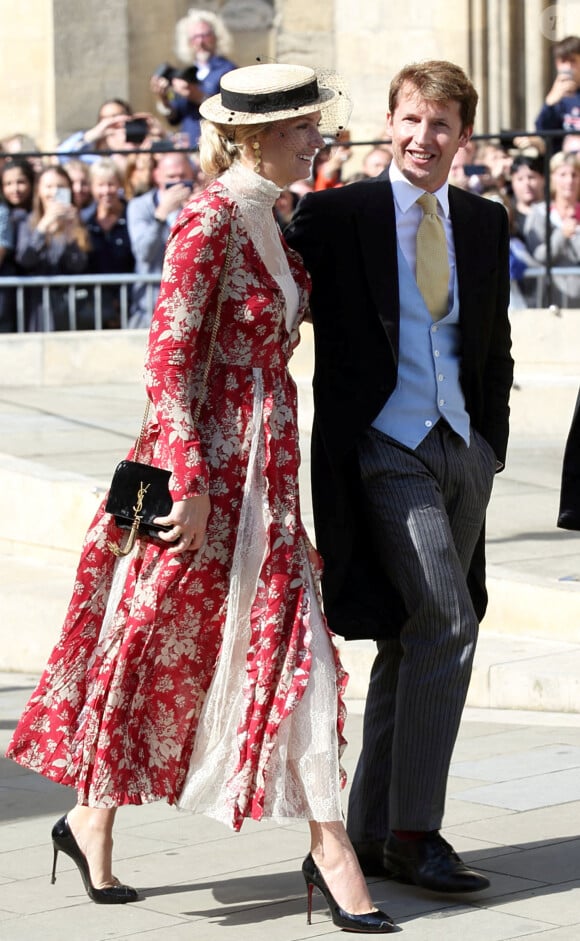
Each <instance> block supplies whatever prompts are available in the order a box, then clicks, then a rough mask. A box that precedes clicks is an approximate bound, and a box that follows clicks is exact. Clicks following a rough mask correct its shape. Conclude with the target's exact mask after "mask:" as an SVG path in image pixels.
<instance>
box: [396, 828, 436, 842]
mask: <svg viewBox="0 0 580 941" xmlns="http://www.w3.org/2000/svg"><path fill="white" fill-rule="evenodd" d="M393 833H394V835H395V836H396V837H397V839H398V840H405V841H407V842H410V841H411V840H422V839H423V837H425V836H427V834H428V833H429V830H393Z"/></svg>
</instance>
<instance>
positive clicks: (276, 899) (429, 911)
mask: <svg viewBox="0 0 580 941" xmlns="http://www.w3.org/2000/svg"><path fill="white" fill-rule="evenodd" d="M33 681H34V677H31V676H26V675H22V674H21V675H14V674H3V675H0V729H1V731H0V751H1V752H2V753H3V752H4V749H5V746H6V743H7V740H8V736H9V734H10V730H11V729H12V728H13V726H14V723H15V720H16V717H17V716H18V715H19V713H20V711H21V709H22V707H23V705H24V702H25V700H26V698H27V696H28V695H29V693H30V691H31V687H32V684H33ZM359 706H360V704H358V703H356V702H353V703H351V708H350V716H349V720H348V738H349V742H350V744H349V748H348V749H347V753H346V761H345V765H346V767H347V770H348V771H349V772H350V771H351V769H352V765H353V762H354V760H355V758H356V754H357V752H358V749H359V746H360V726H361V720H360V708H359ZM70 804H71V794H70V791H68V790H67V789H65V788H62V787H60V786H59V785H54V784H50V783H49V782H46V781H44V779H42V778H40V777H38V776H37V775H34V774H32V773H28V772H24V771H23V770H22V769H20V768H19V767H18V766H17V765H14V764H13V763H12V762H9V761H7V760H6V759H0V938H1V939H2V941H62V939H63V938H64V939H67V941H109V939H115V941H120V939H124V941H129V939H133V938H140V939H143V941H181V939H183V941H191V939H193V938H195V939H196V941H206V939H208V941H209V939H213V938H221V939H224V941H225V939H228V938H232V939H235V941H260V939H267V941H302V939H304V941H312V939H314V938H319V937H336V938H338V937H339V936H342V937H344V935H343V934H342V932H338V931H337V930H335V929H334V927H333V925H332V923H331V921H330V918H329V915H328V910H327V909H326V907H325V904H324V901H323V899H322V898H321V896H319V895H317V896H315V902H316V907H315V912H314V914H313V925H312V926H311V927H310V928H309V927H308V926H307V925H306V894H305V888H304V883H303V881H302V877H301V874H300V864H301V861H302V858H303V856H304V855H305V852H306V847H307V832H306V831H307V828H306V826H305V825H303V824H297V825H295V826H290V827H279V826H276V825H274V824H272V823H271V822H264V823H261V824H258V823H249V824H244V827H243V829H242V832H241V833H240V834H233V833H231V832H230V831H229V830H227V829H226V828H225V827H223V826H222V825H221V824H219V823H215V822H213V821H211V820H208V819H207V818H204V817H200V816H191V815H188V814H184V813H179V812H178V811H176V810H174V809H172V808H169V807H167V805H166V804H165V803H158V804H151V805H148V806H145V807H131V808H122V809H121V810H120V811H119V815H118V831H117V839H116V850H115V857H116V860H117V865H116V870H117V873H118V874H119V875H120V876H121V877H122V878H123V879H124V880H125V881H126V882H128V883H129V884H132V885H135V886H136V887H137V888H138V889H139V890H140V892H141V893H142V896H143V899H142V901H140V902H138V903H135V904H132V905H128V906H120V907H119V906H115V907H108V906H99V905H95V904H93V903H92V902H90V900H89V899H88V898H87V896H86V895H85V894H84V891H83V888H82V884H81V881H80V878H79V876H78V873H77V871H76V870H75V869H74V866H73V864H72V863H71V862H70V861H69V860H68V859H67V858H66V857H64V856H63V855H62V854H60V855H59V859H58V867H57V881H56V884H55V885H51V884H50V871H51V866H52V849H51V845H50V837H49V834H50V828H51V826H52V824H53V822H54V821H55V820H56V819H57V817H58V816H60V815H61V814H62V813H63V812H65V811H66V810H67V809H68V808H69V806H70ZM444 833H445V836H446V837H447V839H449V840H450V841H451V842H452V843H453V844H454V846H455V847H456V849H457V850H458V851H459V852H460V853H461V854H462V855H463V857H464V858H465V859H466V860H468V861H469V862H470V863H472V864H474V865H476V866H477V867H478V868H479V869H481V870H484V871H485V872H487V873H488V874H489V876H490V878H491V888H490V889H488V890H486V891H485V892H483V893H479V894H477V895H475V894H474V895H470V896H464V897H460V896H455V897H444V896H440V895H435V894H433V893H427V892H423V893H421V892H419V891H418V890H417V889H415V888H412V887H409V886H403V885H399V884H397V883H391V882H387V881H383V880H379V879H376V880H375V879H374V880H369V881H370V883H371V892H372V895H373V898H374V899H375V901H376V903H377V904H379V905H380V906H381V907H383V908H385V909H386V910H387V911H388V912H389V913H390V914H391V915H392V916H393V918H395V920H396V922H397V924H398V925H399V926H400V928H401V929H402V934H401V938H408V939H409V941H412V939H418V941H419V939H420V941H443V939H444V941H464V939H465V938H469V941H508V939H515V938H526V939H527V941H540V939H542V941H578V938H580V717H566V716H561V715H553V716H547V715H545V714H543V715H538V714H532V713H527V714H526V713H510V712H504V713H499V712H494V711H492V710H468V711H467V712H466V715H465V719H464V722H463V725H462V729H461V734H460V737H459V741H458V743H457V747H456V750H455V756H454V762H453V766H452V771H451V778H450V782H449V797H448V809H447V816H446V829H445V831H444Z"/></svg>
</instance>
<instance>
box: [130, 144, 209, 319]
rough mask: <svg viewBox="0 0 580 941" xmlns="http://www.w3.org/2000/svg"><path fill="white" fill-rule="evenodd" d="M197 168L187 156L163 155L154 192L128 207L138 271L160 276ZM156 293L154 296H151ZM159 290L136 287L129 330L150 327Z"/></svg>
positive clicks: (136, 200)
mask: <svg viewBox="0 0 580 941" xmlns="http://www.w3.org/2000/svg"><path fill="white" fill-rule="evenodd" d="M195 177H196V168H195V167H194V165H193V164H192V162H191V160H190V159H189V157H188V156H187V154H184V153H165V154H161V155H160V156H159V158H158V160H157V164H156V166H155V168H154V170H153V183H154V187H153V189H150V190H148V191H147V192H146V193H143V194H142V195H141V196H134V197H133V199H130V200H129V202H128V204H127V225H128V228H129V238H130V240H131V246H132V249H133V254H134V256H135V271H136V272H137V273H138V274H159V275H161V269H162V267H163V256H164V254H165V243H166V242H167V239H168V237H169V232H170V231H171V227H172V225H173V223H174V222H175V220H176V219H177V216H178V215H179V213H180V211H181V210H182V209H183V207H184V206H185V204H186V202H187V201H188V200H189V198H190V197H191V193H192V190H193V186H194V183H195ZM152 292H153V293H152ZM157 293H158V289H157V288H156V287H154V288H151V286H148V285H146V284H135V285H134V286H133V293H132V296H131V317H130V320H129V326H130V327H148V326H149V323H150V322H151V312H152V310H153V306H154V304H155V300H156V298H157Z"/></svg>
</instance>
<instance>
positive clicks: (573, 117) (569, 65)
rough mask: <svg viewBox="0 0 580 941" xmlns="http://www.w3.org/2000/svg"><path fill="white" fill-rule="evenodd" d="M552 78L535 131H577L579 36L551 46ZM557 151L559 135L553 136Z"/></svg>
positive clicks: (579, 113)
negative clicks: (552, 47)
mask: <svg viewBox="0 0 580 941" xmlns="http://www.w3.org/2000/svg"><path fill="white" fill-rule="evenodd" d="M553 55H554V64H555V66H556V78H555V79H554V82H553V83H552V87H551V88H550V90H549V92H548V94H547V95H546V99H545V102H544V105H543V107H542V110H541V111H540V113H539V115H538V117H537V118H536V130H537V131H552V130H559V129H560V128H561V129H562V131H564V132H565V131H579V130H580V36H566V38H565V39H562V40H560V42H557V43H555V45H554V49H553ZM553 143H554V150H555V151H557V150H560V148H561V146H562V138H560V137H555V138H554V139H553Z"/></svg>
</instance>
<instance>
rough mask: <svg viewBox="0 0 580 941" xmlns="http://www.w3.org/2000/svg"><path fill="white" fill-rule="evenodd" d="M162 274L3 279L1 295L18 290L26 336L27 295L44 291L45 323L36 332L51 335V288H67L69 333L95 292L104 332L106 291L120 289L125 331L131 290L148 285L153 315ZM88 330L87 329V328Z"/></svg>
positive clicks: (20, 328)
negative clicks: (5, 291)
mask: <svg viewBox="0 0 580 941" xmlns="http://www.w3.org/2000/svg"><path fill="white" fill-rule="evenodd" d="M160 280H161V276H160V275H159V274H77V275H72V274H71V275H52V276H48V275H45V276H38V275H30V276H28V275H25V276H21V277H9V278H2V277H0V291H1V290H2V289H4V288H8V289H10V288H12V289H15V290H16V330H17V332H18V333H24V332H26V330H27V324H26V299H25V295H26V291H27V290H30V288H40V289H41V291H42V322H41V323H40V324H36V325H35V326H36V329H37V330H41V331H43V332H50V331H51V330H52V329H54V327H53V316H52V309H51V304H50V291H51V288H56V287H65V288H67V302H68V329H69V330H77V329H78V326H77V311H78V309H79V307H80V305H81V303H82V304H83V307H84V309H86V305H85V302H86V300H87V298H88V296H89V291H90V289H91V288H92V291H93V318H94V322H93V328H94V329H95V330H102V329H103V289H104V288H108V287H119V289H120V290H119V300H120V310H119V319H120V327H121V329H123V328H126V327H128V326H129V319H130V316H131V299H130V289H131V288H132V287H133V285H136V284H137V285H142V284H144V285H145V306H146V311H147V313H149V314H151V313H152V312H153V308H154V306H155V300H156V293H155V292H154V288H155V287H158V286H159V283H160ZM85 329H87V328H85Z"/></svg>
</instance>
